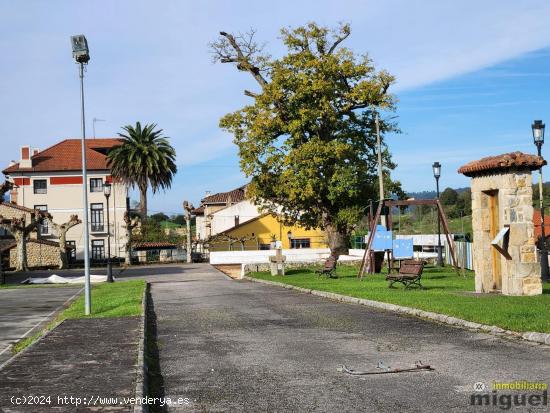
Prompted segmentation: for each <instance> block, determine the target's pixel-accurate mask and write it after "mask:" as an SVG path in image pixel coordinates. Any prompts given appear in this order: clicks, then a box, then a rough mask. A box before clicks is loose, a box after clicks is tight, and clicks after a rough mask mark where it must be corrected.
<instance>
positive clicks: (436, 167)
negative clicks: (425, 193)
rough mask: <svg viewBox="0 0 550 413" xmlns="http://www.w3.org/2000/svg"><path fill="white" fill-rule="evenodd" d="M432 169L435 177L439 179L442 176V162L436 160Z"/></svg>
mask: <svg viewBox="0 0 550 413" xmlns="http://www.w3.org/2000/svg"><path fill="white" fill-rule="evenodd" d="M432 169H433V171H434V177H435V178H436V179H438V178H439V177H440V176H441V164H440V163H439V162H434V163H433V165H432Z"/></svg>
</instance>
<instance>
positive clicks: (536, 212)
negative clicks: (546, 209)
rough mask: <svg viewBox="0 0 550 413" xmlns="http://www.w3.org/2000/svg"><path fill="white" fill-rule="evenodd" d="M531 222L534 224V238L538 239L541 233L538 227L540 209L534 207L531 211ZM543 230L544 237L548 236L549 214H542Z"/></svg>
mask: <svg viewBox="0 0 550 413" xmlns="http://www.w3.org/2000/svg"><path fill="white" fill-rule="evenodd" d="M533 223H534V224H535V239H537V240H538V239H539V238H540V237H541V235H542V231H541V228H540V210H539V209H535V210H534V211H533ZM544 232H545V235H546V238H548V237H550V234H549V233H550V216H548V215H544Z"/></svg>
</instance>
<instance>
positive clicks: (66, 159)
mask: <svg viewBox="0 0 550 413" xmlns="http://www.w3.org/2000/svg"><path fill="white" fill-rule="evenodd" d="M121 142H122V140H121V139H118V138H104V139H86V162H87V164H86V166H87V169H88V170H106V169H109V168H108V167H107V152H108V151H109V150H110V149H111V148H113V147H115V146H118V145H120V144H121ZM81 145H82V143H81V140H80V139H65V140H63V141H61V142H59V143H57V144H55V145H53V146H50V147H49V148H47V149H44V150H43V151H40V152H38V153H37V154H36V155H33V156H32V157H31V159H32V167H31V168H22V167H21V166H20V164H19V163H16V164H14V165H11V166H9V167H7V168H6V169H4V171H3V172H4V173H5V174H9V173H13V172H50V171H79V170H81V169H82V146H81Z"/></svg>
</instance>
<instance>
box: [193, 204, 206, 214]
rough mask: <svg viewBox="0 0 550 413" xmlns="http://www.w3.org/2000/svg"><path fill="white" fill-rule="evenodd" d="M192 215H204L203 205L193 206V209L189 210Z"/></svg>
mask: <svg viewBox="0 0 550 413" xmlns="http://www.w3.org/2000/svg"><path fill="white" fill-rule="evenodd" d="M191 212H192V213H193V215H204V207H203V206H200V207H198V208H195V209H194V210H193V211H191Z"/></svg>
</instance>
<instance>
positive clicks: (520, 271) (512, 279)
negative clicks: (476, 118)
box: [472, 168, 542, 295]
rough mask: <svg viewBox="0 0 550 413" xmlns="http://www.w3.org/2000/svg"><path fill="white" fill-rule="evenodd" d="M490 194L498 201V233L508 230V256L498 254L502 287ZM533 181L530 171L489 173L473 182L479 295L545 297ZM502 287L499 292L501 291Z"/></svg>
mask: <svg viewBox="0 0 550 413" xmlns="http://www.w3.org/2000/svg"><path fill="white" fill-rule="evenodd" d="M490 194H495V199H496V200H497V201H498V227H499V228H498V229H501V228H503V227H504V226H506V225H509V226H510V229H509V246H508V253H509V254H510V256H511V259H508V258H506V257H505V256H503V255H501V254H500V253H498V258H497V259H498V261H497V265H500V272H501V277H502V285H501V286H498V285H496V284H495V280H494V277H493V265H494V264H493V249H494V247H493V246H492V245H491V241H492V239H493V237H492V234H491V232H490V231H491V212H490V198H491V196H490ZM532 199H533V193H532V177H531V171H530V170H529V169H525V168H524V169H521V168H519V169H514V170H511V171H508V172H506V173H503V172H500V173H498V172H497V173H488V174H481V175H478V176H474V177H473V178H472V227H473V232H474V234H473V236H474V243H473V256H474V270H475V273H476V279H475V285H476V291H477V292H492V291H498V290H499V289H500V290H501V291H502V294H505V295H536V294H541V293H542V284H541V280H540V265H539V263H538V262H537V261H538V259H537V249H536V246H535V234H534V224H533V206H532ZM499 287H500V288H499Z"/></svg>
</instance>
